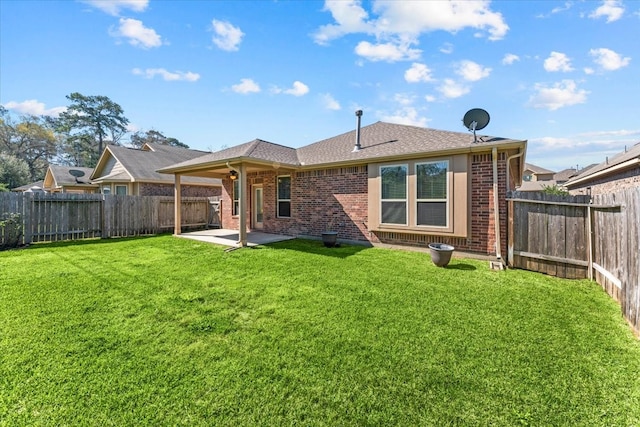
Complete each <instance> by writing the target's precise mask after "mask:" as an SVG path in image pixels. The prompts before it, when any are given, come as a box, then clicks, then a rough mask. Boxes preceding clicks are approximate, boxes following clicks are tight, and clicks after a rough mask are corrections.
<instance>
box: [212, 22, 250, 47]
mask: <svg viewBox="0 0 640 427" xmlns="http://www.w3.org/2000/svg"><path fill="white" fill-rule="evenodd" d="M211 27H212V28H213V31H214V32H215V33H216V35H215V36H213V39H212V41H213V43H214V44H215V45H216V46H218V47H219V48H220V49H222V50H226V51H229V52H231V51H236V50H238V49H239V48H238V46H239V45H240V42H241V41H242V37H244V33H243V32H242V31H241V30H240V28H238V27H234V26H233V25H232V24H231V23H230V22H225V21H218V20H216V19H214V20H213V21H211Z"/></svg>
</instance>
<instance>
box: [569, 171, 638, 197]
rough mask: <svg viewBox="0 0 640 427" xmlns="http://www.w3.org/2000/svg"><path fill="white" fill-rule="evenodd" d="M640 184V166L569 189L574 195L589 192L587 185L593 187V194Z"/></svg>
mask: <svg viewBox="0 0 640 427" xmlns="http://www.w3.org/2000/svg"><path fill="white" fill-rule="evenodd" d="M639 186H640V167H635V168H632V169H628V170H626V171H621V172H620V173H617V174H615V175H609V176H607V177H603V178H600V179H596V180H593V181H589V182H587V183H584V184H582V185H581V186H579V187H576V188H574V189H572V190H571V191H569V192H570V193H571V194H572V195H578V194H587V187H591V195H594V196H595V195H596V194H606V193H610V192H612V191H616V190H622V189H624V188H632V187H639Z"/></svg>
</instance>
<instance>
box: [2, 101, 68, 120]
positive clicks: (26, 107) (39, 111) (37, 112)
mask: <svg viewBox="0 0 640 427" xmlns="http://www.w3.org/2000/svg"><path fill="white" fill-rule="evenodd" d="M2 106H3V107H4V108H6V109H7V110H13V111H15V112H17V113H19V114H27V115H31V116H50V117H58V116H59V115H60V113H62V112H64V111H67V107H53V108H45V104H44V102H39V101H38V100H36V99H27V100H26V101H22V102H15V101H9V102H7V103H6V104H3V105H2Z"/></svg>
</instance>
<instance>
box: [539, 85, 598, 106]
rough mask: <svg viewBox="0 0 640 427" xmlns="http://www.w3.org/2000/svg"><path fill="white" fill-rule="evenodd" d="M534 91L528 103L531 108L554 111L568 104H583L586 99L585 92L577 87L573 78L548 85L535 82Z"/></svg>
mask: <svg viewBox="0 0 640 427" xmlns="http://www.w3.org/2000/svg"><path fill="white" fill-rule="evenodd" d="M534 89H535V91H536V93H535V94H533V95H532V96H531V97H530V98H529V103H528V105H529V106H531V107H533V108H546V109H548V110H551V111H554V110H557V109H559V108H562V107H568V106H570V105H576V104H583V103H585V102H586V101H587V94H588V93H589V92H587V91H586V90H584V89H578V87H577V85H576V83H575V82H574V81H573V80H562V81H561V82H557V83H555V84H554V85H553V86H551V87H549V86H546V85H543V84H536V85H535V87H534Z"/></svg>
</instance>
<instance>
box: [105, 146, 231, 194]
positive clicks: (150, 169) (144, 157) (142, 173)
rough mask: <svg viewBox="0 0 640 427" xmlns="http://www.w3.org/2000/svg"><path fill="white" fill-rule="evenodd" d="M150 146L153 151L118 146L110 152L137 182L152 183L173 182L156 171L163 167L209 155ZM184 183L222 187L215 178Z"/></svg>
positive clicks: (176, 148)
mask: <svg viewBox="0 0 640 427" xmlns="http://www.w3.org/2000/svg"><path fill="white" fill-rule="evenodd" d="M148 145H149V146H151V147H152V149H153V151H150V150H140V149H137V148H127V147H121V146H118V145H110V146H109V150H110V151H111V153H112V154H113V156H114V157H115V158H116V159H117V160H118V161H119V162H120V164H122V166H123V167H124V168H125V169H126V170H127V172H128V173H129V174H130V175H131V176H132V178H133V179H134V180H135V181H150V182H159V181H167V182H173V179H172V178H171V177H168V176H167V175H166V174H161V173H158V172H156V171H157V170H158V169H161V168H163V167H167V166H169V165H173V164H175V163H179V162H183V161H186V160H190V159H195V158H198V157H202V156H204V155H206V154H207V153H206V152H205V151H198V150H191V149H188V148H181V147H173V146H168V145H161V144H148ZM92 178H93V179H95V180H103V179H104V178H105V177H104V176H93V177H92ZM183 183H184V184H189V183H191V184H196V183H199V184H218V185H220V184H221V181H220V180H219V179H213V178H200V177H184V179H183Z"/></svg>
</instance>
